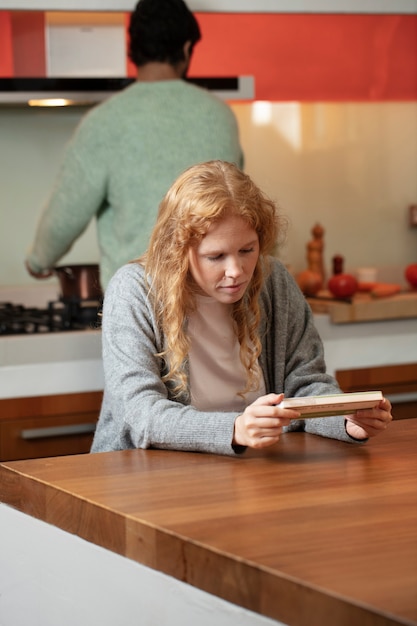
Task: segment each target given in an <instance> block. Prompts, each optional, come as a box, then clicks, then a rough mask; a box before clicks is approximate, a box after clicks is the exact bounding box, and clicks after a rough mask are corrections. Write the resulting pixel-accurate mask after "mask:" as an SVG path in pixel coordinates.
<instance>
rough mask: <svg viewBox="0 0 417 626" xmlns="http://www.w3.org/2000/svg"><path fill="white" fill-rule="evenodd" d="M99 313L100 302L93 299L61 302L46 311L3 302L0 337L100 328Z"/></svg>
mask: <svg viewBox="0 0 417 626" xmlns="http://www.w3.org/2000/svg"><path fill="white" fill-rule="evenodd" d="M100 310H101V303H100V302H98V301H90V300H69V301H64V300H58V301H54V302H49V303H48V305H47V307H46V308H44V309H42V308H36V307H27V306H24V305H22V304H13V303H11V302H0V335H28V334H35V333H51V332H64V331H71V330H89V329H90V330H91V329H97V328H99V326H100V316H99V313H100Z"/></svg>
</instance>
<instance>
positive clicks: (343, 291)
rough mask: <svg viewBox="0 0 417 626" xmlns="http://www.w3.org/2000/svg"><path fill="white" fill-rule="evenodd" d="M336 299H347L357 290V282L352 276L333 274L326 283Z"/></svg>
mask: <svg viewBox="0 0 417 626" xmlns="http://www.w3.org/2000/svg"><path fill="white" fill-rule="evenodd" d="M327 287H328V288H329V291H330V292H331V293H332V294H333V295H334V296H335V297H336V298H349V297H350V296H353V294H354V293H356V292H357V290H358V281H357V280H356V278H355V277H354V276H352V274H335V275H334V276H332V277H331V278H330V280H329V282H328V283H327Z"/></svg>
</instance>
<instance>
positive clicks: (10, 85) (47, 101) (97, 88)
mask: <svg viewBox="0 0 417 626" xmlns="http://www.w3.org/2000/svg"><path fill="white" fill-rule="evenodd" d="M187 80H188V82H190V83H193V84H196V85H198V86H200V87H203V88H205V89H208V90H209V91H211V92H213V93H214V94H216V95H217V96H218V97H220V98H221V99H223V100H253V99H254V97H255V88H254V78H253V76H233V77H217V78H216V77H210V78H209V77H207V78H205V77H201V78H189V79H187ZM133 81H134V79H132V78H126V77H116V78H90V77H87V78H0V105H9V106H10V105H22V106H31V105H32V106H68V105H73V106H91V105H94V104H97V103H98V102H101V101H102V100H105V99H106V98H108V97H109V96H110V95H112V94H114V93H116V92H117V91H120V90H121V89H124V88H125V87H127V86H128V85H129V84H131V83H132V82H133Z"/></svg>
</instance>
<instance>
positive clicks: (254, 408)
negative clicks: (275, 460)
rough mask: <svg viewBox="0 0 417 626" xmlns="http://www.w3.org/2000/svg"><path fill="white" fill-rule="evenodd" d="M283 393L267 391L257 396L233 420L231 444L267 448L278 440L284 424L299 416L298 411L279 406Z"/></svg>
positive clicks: (286, 424)
mask: <svg viewBox="0 0 417 626" xmlns="http://www.w3.org/2000/svg"><path fill="white" fill-rule="evenodd" d="M283 398H284V394H283V393H280V394H277V393H269V394H268V395H266V396H261V397H260V398H257V399H256V400H255V402H253V403H252V404H250V405H249V406H247V407H246V409H245V410H244V412H243V413H242V414H241V415H238V417H237V418H236V420H235V430H234V436H233V444H234V445H239V446H247V447H249V448H267V447H268V446H272V445H273V444H274V443H277V441H279V438H280V436H281V433H282V429H283V427H284V426H288V424H289V423H290V421H291V420H292V419H297V418H299V417H300V413H299V412H298V411H294V410H293V409H284V408H281V407H280V406H279V403H280V402H281V401H282V400H283Z"/></svg>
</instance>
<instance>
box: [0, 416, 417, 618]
mask: <svg viewBox="0 0 417 626" xmlns="http://www.w3.org/2000/svg"><path fill="white" fill-rule="evenodd" d="M416 441H417V419H409V420H399V421H397V422H393V423H392V424H391V426H390V428H389V429H388V430H387V431H386V432H384V433H383V434H381V435H380V436H379V437H377V438H375V439H373V440H370V441H369V442H368V443H367V444H365V445H363V446H356V445H352V444H346V443H342V442H339V441H334V440H329V439H325V438H321V437H317V436H314V435H308V434H305V433H287V434H285V435H283V437H282V439H281V441H280V442H279V444H277V445H276V446H272V447H271V448H269V449H267V450H265V451H253V450H251V451H248V452H247V453H246V454H244V455H242V456H240V457H235V458H229V457H221V456H216V455H205V454H194V453H183V452H169V451H160V450H129V451H121V452H110V453H102V454H95V455H88V454H87V455H80V456H72V457H71V456H69V457H57V458H50V459H36V460H30V461H16V462H9V463H3V464H1V465H0V501H1V502H3V503H4V504H3V505H1V506H4V505H7V507H6V509H7V508H8V507H13V508H15V509H17V510H18V511H20V512H22V513H23V514H25V516H26V517H29V518H37V520H42V521H43V522H46V523H47V524H48V525H51V526H50V528H51V530H50V531H49V534H51V535H52V530H53V527H54V526H55V527H57V528H58V529H61V530H62V531H65V533H66V534H68V533H70V534H71V533H72V534H74V535H76V536H78V537H81V538H82V539H84V540H86V541H87V542H91V543H93V544H96V545H98V546H101V547H102V548H105V549H106V550H107V551H110V552H112V553H116V554H117V555H122V556H123V557H125V559H126V562H130V561H134V562H137V563H140V564H142V565H144V566H145V567H146V568H150V569H149V572H151V571H152V570H157V571H158V572H162V573H163V574H164V575H166V576H167V577H169V578H171V579H176V581H177V583H178V585H184V583H187V585H191V586H192V587H196V588H198V589H201V590H204V591H205V592H208V593H209V594H212V596H213V597H217V598H222V599H223V600H226V601H228V602H230V603H232V604H233V605H237V606H240V607H244V608H245V609H248V610H250V611H252V612H254V614H257V615H259V616H266V617H268V618H271V619H273V620H281V622H282V623H284V624H288V625H290V626H323V624H330V623H331V624H332V626H351V625H352V624H360V625H361V626H393V625H400V624H401V625H403V626H405V625H407V626H411V625H414V626H415V625H416V624H417V594H416V589H417V483H416V480H415V477H416V475H417V454H416V452H417V450H416ZM0 512H1V507H0ZM46 528H48V527H46ZM2 534H4V533H2ZM47 536H48V535H47ZM32 539H33V538H31V537H29V541H28V544H31V543H33V540H32ZM4 541H5V542H6V541H7V537H4ZM77 550H78V551H77V552H76V553H75V554H76V555H77V556H76V557H75V559H73V558H70V559H69V562H68V563H66V562H63V563H62V564H61V568H62V571H63V572H64V571H66V569H67V567H68V566H70V565H71V563H72V562H73V561H74V560H75V561H79V559H80V554H81V552H80V550H81V548H77ZM1 558H2V557H1V556H0V559H1ZM3 558H4V557H3ZM13 567H14V569H13V572H14V576H15V572H16V567H17V566H16V564H14V566H13ZM86 567H88V564H87V563H84V562H82V563H80V568H81V570H82V571H84V570H85V568H86ZM9 568H10V565H9ZM1 569H2V568H0V570H1ZM4 571H8V569H7V564H6V566H5V569H4ZM86 571H87V572H88V569H87V570H86ZM48 576H49V577H50V579H51V581H52V580H55V576H54V572H50V571H49V572H48ZM60 576H61V574H60ZM101 576H102V578H103V581H105V580H108V579H110V580H112V581H113V584H114V585H116V586H117V584H116V581H115V578H114V576H113V570H112V569H111V568H109V569H108V570H106V571H105V572H102V573H101ZM25 580H26V583H27V581H28V580H29V582H30V580H31V579H30V576H28V575H27V574H26V578H25ZM58 580H59V578H58ZM103 581H102V582H101V583H100V584H104V582H103ZM180 581H181V582H180ZM32 584H34V585H35V587H36V585H37V584H38V581H36V582H35V581H32ZM74 584H75V583H74ZM187 585H185V587H187ZM13 587H16V582H14V584H13ZM47 587H48V585H39V584H38V588H37V591H36V593H37V594H40V595H37V596H36V597H37V601H39V604H40V605H41V604H42V595H43V594H46V593H47V590H48V589H47ZM181 590H182V591H181V592H180V593H185V591H184V589H183V587H181ZM115 591H116V588H115ZM0 592H1V597H2V600H3V602H6V603H7V599H8V597H12V596H13V592H12V589H11V588H8V589H0ZM70 592H71V589H70V588H67V587H66V588H65V590H62V593H56V594H55V595H54V601H55V602H56V603H58V604H57V607H55V608H54V610H56V611H59V614H62V611H63V610H64V611H67V610H68V611H70V612H71V611H76V608H74V603H71V596H70ZM113 595H114V594H113ZM115 595H116V597H115V598H114V602H115V603H116V604H117V602H118V599H117V593H116V594H115ZM90 596H91V594H90ZM90 601H92V600H91V597H90ZM96 601H97V599H96ZM103 601H104V602H106V603H107V602H109V599H108V598H107V597H106V598H105V599H103ZM170 602H171V603H172V597H171V596H170V599H169V600H168V599H166V598H165V597H164V602H163V603H162V604H161V608H160V612H161V614H162V613H163V618H162V617H161V619H160V620H159V621H158V620H157V621H155V622H152V623H159V624H174V623H182V622H181V619H180V620H179V621H175V611H171V608H172V605H171V604H170ZM167 603H168V604H167ZM46 604H47V603H45V605H46ZM145 605H146V598H144V597H143V596H142V595H141V593H140V588H138V589H137V590H136V606H137V611H138V614H141V615H144V616H146V606H145ZM8 606H9V609H10V603H9V605H8ZM94 606H95V605H93V608H92V610H93V611H94ZM162 606H163V608H162ZM142 609H143V611H144V612H143V613H141V611H142ZM11 614H12V613H11V612H10V615H11ZM57 614H58V613H57ZM74 615H75V613H74ZM180 617H181V616H180ZM217 617H218V616H217V615H216V613H213V620H214V622H215V623H226V622H221V621H217ZM143 619H144V623H151V622H146V617H144V618H143ZM76 621H77V623H79V624H87V623H88V621H85V620H84V621H83V620H82V617H81V615H80V614H77V620H76ZM214 622H213V623H214ZM10 623H14V622H12V621H11V622H10ZM65 623H67V622H65ZM72 623H74V622H72ZM106 623H110V622H106ZM120 623H121V622H120ZM126 623H129V622H126ZM184 623H186V622H184ZM188 623H191V622H188ZM195 623H197V622H195ZM235 623H236V624H238V623H239V621H236V622H235ZM242 623H243V622H242ZM245 623H246V622H245ZM252 623H255V622H252ZM256 623H257V624H258V623H260V622H258V621H257V622H256ZM268 623H269V622H268Z"/></svg>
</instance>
